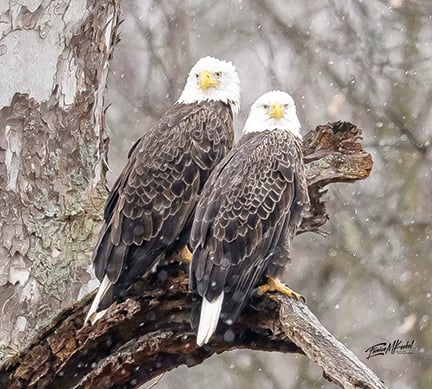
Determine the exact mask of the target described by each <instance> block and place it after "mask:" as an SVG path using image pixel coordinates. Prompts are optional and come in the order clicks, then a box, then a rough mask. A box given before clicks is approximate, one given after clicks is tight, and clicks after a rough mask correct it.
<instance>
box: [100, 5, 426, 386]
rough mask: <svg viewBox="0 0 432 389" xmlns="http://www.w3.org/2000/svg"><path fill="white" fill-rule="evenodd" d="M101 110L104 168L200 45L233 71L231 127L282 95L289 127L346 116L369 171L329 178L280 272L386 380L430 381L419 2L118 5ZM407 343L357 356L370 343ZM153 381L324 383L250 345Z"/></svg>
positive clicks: (154, 114) (117, 160)
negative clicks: (315, 221)
mask: <svg viewBox="0 0 432 389" xmlns="http://www.w3.org/2000/svg"><path fill="white" fill-rule="evenodd" d="M123 17H124V19H125V20H124V23H123V24H122V26H121V27H120V32H121V42H120V43H119V45H118V47H117V48H116V50H115V53H114V61H113V63H112V69H111V70H112V72H111V75H110V79H109V84H108V96H107V101H106V102H107V103H108V104H110V103H111V104H112V105H111V107H110V108H109V109H108V112H107V125H108V127H109V136H110V138H111V143H110V159H109V161H110V166H111V168H112V170H113V173H112V174H111V175H110V177H109V180H110V182H113V180H114V179H115V178H116V177H117V175H118V174H119V173H120V171H121V170H122V168H123V166H124V163H125V159H126V155H127V151H128V149H129V148H130V146H131V145H132V144H133V142H134V141H135V140H136V139H137V138H138V137H140V136H142V135H143V134H144V133H145V131H146V129H148V128H149V127H150V126H151V125H152V123H154V122H155V121H157V120H158V118H159V117H160V116H161V115H162V113H163V112H165V111H166V110H167V109H168V108H169V107H170V106H171V105H172V104H173V103H174V102H175V101H176V100H177V98H178V97H179V95H180V92H181V90H182V88H183V86H184V83H185V80H186V75H187V73H188V71H189V70H190V68H191V66H192V65H193V64H194V63H195V62H196V61H197V60H198V59H199V58H200V57H202V56H205V55H212V56H216V57H219V58H222V59H229V60H232V61H233V62H234V64H235V65H236V67H237V69H238V72H239V74H240V78H241V87H242V109H241V112H240V114H239V116H238V117H237V120H236V124H235V126H236V132H237V136H239V135H240V134H241V129H242V126H243V124H244V121H245V118H246V116H247V113H248V110H249V107H250V105H251V103H252V102H253V101H254V100H255V99H256V98H257V97H259V96H260V95H261V94H262V93H264V92H266V91H268V90H270V89H281V90H284V91H287V92H289V93H290V94H291V95H292V96H293V97H294V99H295V101H296V104H297V110H298V115H299V118H300V121H301V123H302V126H303V132H304V133H306V132H307V131H308V130H309V129H312V128H314V127H315V126H316V125H318V124H324V123H326V122H328V121H335V120H347V121H350V122H352V123H354V124H356V125H357V126H359V127H360V128H362V129H363V131H364V141H363V144H364V146H365V148H366V149H367V150H368V151H369V152H370V153H371V154H372V156H373V159H374V168H373V171H372V174H371V177H370V178H368V179H367V180H365V181H363V182H357V183H355V184H347V185H344V184H339V185H332V186H331V187H330V190H329V193H328V195H327V200H328V208H329V215H330V220H329V222H328V223H327V225H326V229H327V231H328V232H329V235H328V237H327V238H325V239H324V238H321V237H319V236H316V235H312V234H304V235H302V236H300V237H298V238H297V239H296V240H295V241H294V246H295V252H294V255H293V262H292V264H291V266H290V267H289V268H288V271H287V273H286V274H285V277H284V279H285V281H287V282H288V283H289V285H290V286H291V287H292V288H293V289H294V290H297V291H299V292H301V293H302V294H303V295H304V296H305V297H306V299H307V302H308V305H309V307H310V308H311V310H312V311H313V312H314V313H315V315H316V316H317V317H318V318H319V319H320V320H321V321H322V322H323V324H324V325H325V326H326V327H327V328H328V329H329V330H330V331H331V332H332V333H333V334H334V335H335V336H336V337H337V338H338V339H339V340H341V341H342V342H343V343H345V344H346V345H347V346H348V347H349V348H350V349H351V350H353V351H354V352H355V353H356V354H357V355H358V356H359V358H360V359H361V360H362V361H363V362H365V363H366V364H367V365H368V366H370V367H371V368H372V369H373V370H374V371H375V372H376V373H377V374H378V375H379V376H380V378H382V379H384V380H385V382H386V383H387V384H388V385H389V387H391V388H396V389H403V388H431V387H432V325H431V320H432V318H431V316H432V276H431V275H432V266H431V262H432V261H431V259H432V201H431V196H432V169H431V167H432V163H431V162H432V152H431V149H432V146H431V144H430V143H431V142H432V129H431V123H432V121H431V119H432V109H431V107H432V88H431V85H432V83H431V81H432V62H431V57H432V2H431V1H430V0H423V1H422V0H417V1H406V0H371V1H360V0H333V1H311V0H309V1H308V0H304V1H301V2H300V1H292V0H290V1H276V0H275V1H270V0H266V1H258V0H256V1H253V0H251V1H241V0H239V1H225V0H224V1H217V2H216V1H198V0H195V1H192V0H190V1H182V2H180V1H179V2H174V1H168V0H162V1H139V0H125V1H123ZM398 339H400V340H402V341H404V342H405V341H412V340H414V341H415V342H414V353H413V354H411V355H392V354H387V355H385V356H377V357H374V358H371V359H366V357H367V355H368V354H367V353H366V352H365V350H366V349H367V348H368V347H370V346H372V345H374V344H376V343H379V342H392V341H394V340H398ZM154 388H155V389H166V388H178V389H182V388H188V389H194V388H206V389H207V388H209V389H210V388H215V389H216V388H227V389H231V388H236V389H243V388H244V389H254V388H257V389H258V388H265V389H267V388H269V389H271V388H289V389H294V388H335V385H333V384H330V383H328V382H327V381H326V380H325V379H323V378H322V373H321V370H320V369H319V368H318V367H317V366H316V365H315V364H313V363H311V362H309V361H308V359H307V358H306V357H304V356H298V355H297V356H296V355H284V354H280V353H263V352H252V351H248V350H241V351H235V352H230V353H224V354H222V355H219V356H215V357H213V358H211V359H209V360H208V361H206V362H205V363H203V364H202V365H200V366H197V367H194V368H191V369H188V368H186V367H181V368H178V369H176V370H174V371H172V372H170V373H167V374H165V375H164V376H163V377H162V378H161V379H160V380H159V381H158V383H157V384H155V386H154Z"/></svg>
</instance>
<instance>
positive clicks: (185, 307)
mask: <svg viewBox="0 0 432 389" xmlns="http://www.w3.org/2000/svg"><path fill="white" fill-rule="evenodd" d="M360 137H361V130H359V129H358V128H357V127H355V126H353V125H352V124H350V123H346V122H336V123H331V124H327V125H325V126H319V127H317V128H316V129H315V130H313V131H311V132H310V133H309V134H308V135H307V136H306V137H305V140H304V154H305V162H306V166H307V174H308V180H309V184H310V186H309V190H310V195H311V199H312V210H311V212H310V214H309V215H308V217H307V218H306V219H305V220H304V223H303V225H302V232H304V231H319V228H320V227H321V226H322V225H323V224H324V223H325V222H326V221H327V219H328V216H327V213H326V209H325V203H324V202H323V200H322V199H321V196H322V194H323V193H324V191H323V190H322V188H323V187H324V186H325V185H327V184H329V183H332V182H346V181H354V180H358V179H364V178H366V177H367V176H368V175H369V173H370V171H371V168H372V158H371V156H370V154H368V153H367V152H365V151H364V150H363V148H362V147H361V145H360V143H359V142H358V140H359V139H360ZM93 296H94V293H92V294H90V295H88V296H86V297H85V298H84V299H83V300H81V301H79V302H77V303H76V304H74V305H73V306H71V307H70V308H68V309H67V310H65V311H64V312H62V313H60V314H59V315H58V316H57V318H56V319H55V320H53V321H52V323H51V324H50V325H49V326H48V327H47V328H45V329H44V331H43V332H42V333H41V334H40V335H39V336H38V337H36V338H35V339H34V341H33V342H32V344H30V345H29V346H28V347H27V349H26V350H24V351H22V352H21V353H20V354H18V355H16V356H15V357H14V358H12V359H10V360H9V361H7V362H6V363H5V364H4V365H3V366H2V367H1V368H0V386H1V387H5V388H22V387H26V388H32V387H50V388H71V387H75V388H94V387H97V388H108V387H110V388H113V387H119V388H120V387H121V388H125V387H136V386H139V385H141V384H142V383H144V382H146V381H148V380H150V379H152V378H153V377H155V376H157V375H159V374H161V373H163V372H165V371H168V370H170V369H172V368H174V367H176V366H179V365H182V364H186V365H188V366H193V365H196V364H199V363H201V362H202V361H203V360H204V359H206V358H208V357H209V356H211V355H213V354H215V353H221V352H223V351H226V350H232V349H237V348H250V349H254V350H267V351H281V352H296V353H302V354H305V355H306V356H307V357H308V358H310V359H311V360H313V361H315V362H316V363H318V365H319V366H320V367H321V368H322V369H323V374H324V376H325V377H326V378H327V379H328V380H330V381H333V382H335V383H336V384H338V385H340V386H341V387H344V388H357V387H358V388H385V385H384V384H383V383H382V382H381V381H380V380H379V378H378V377H376V376H375V374H374V373H373V372H372V371H371V370H370V369H368V368H367V367H366V366H365V365H364V364H363V363H362V362H360V360H359V359H358V358H357V357H356V356H355V355H354V354H353V353H352V352H351V351H349V350H348V349H347V348H346V347H345V346H344V345H342V344H341V343H340V342H338V341H337V340H336V339H335V338H334V337H333V336H332V335H331V334H330V333H329V332H328V331H327V330H326V329H325V328H324V327H323V326H322V325H321V324H320V322H319V321H318V319H317V318H316V317H315V316H314V315H313V314H312V313H311V312H310V310H309V309H308V307H307V306H306V305H305V304H303V303H302V302H298V301H294V300H291V299H288V298H286V297H285V296H282V295H279V294H271V295H266V296H265V297H263V298H260V299H254V300H253V301H251V304H250V306H249V307H247V308H246V309H245V310H244V312H243V313H242V315H241V317H240V319H239V320H238V322H237V323H235V325H234V326H233V328H232V330H228V331H227V332H225V334H223V335H220V336H218V337H217V338H216V339H215V341H214V342H212V343H211V344H210V345H206V346H204V347H201V348H198V347H197V346H196V342H195V331H193V330H192V329H191V326H190V323H189V320H190V316H191V306H192V301H191V296H190V294H189V292H188V280H187V269H186V267H185V265H183V264H179V262H178V261H177V260H176V258H175V256H173V257H172V258H170V259H169V260H168V261H166V262H165V263H163V264H161V265H160V266H159V268H158V270H157V271H156V272H154V273H151V274H149V275H147V276H146V277H145V278H144V279H141V280H139V281H138V282H137V283H135V284H134V285H133V286H132V287H131V288H130V290H129V291H128V295H127V296H126V297H127V299H125V301H122V302H119V303H116V304H113V305H112V306H111V308H110V309H109V311H108V313H107V314H106V316H105V317H104V318H103V319H101V320H100V321H98V322H97V323H96V325H95V326H85V327H82V325H83V319H84V317H85V313H86V312H87V310H88V306H89V304H90V302H91V300H92V298H93Z"/></svg>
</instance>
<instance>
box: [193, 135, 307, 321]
mask: <svg viewBox="0 0 432 389" xmlns="http://www.w3.org/2000/svg"><path fill="white" fill-rule="evenodd" d="M244 138H245V139H241V140H240V143H239V145H238V146H237V147H236V148H235V149H234V150H232V151H231V152H230V153H229V154H228V155H227V157H226V158H225V159H224V160H223V161H222V162H221V163H220V164H219V165H218V167H217V168H216V169H215V170H214V171H213V173H212V174H211V176H210V178H209V179H208V181H207V183H206V184H205V186H204V189H203V193H202V195H201V198H200V201H199V203H198V206H197V209H196V212H195V219H194V223H193V226H192V230H191V245H192V248H193V250H194V252H193V260H192V266H191V288H192V290H193V291H194V292H196V293H198V294H199V295H200V296H202V297H205V298H206V299H207V300H208V301H212V300H214V299H215V298H216V297H218V296H219V295H220V294H221V293H222V291H224V293H225V295H224V302H223V305H222V314H221V318H222V320H225V321H227V322H229V323H232V322H234V321H235V319H236V318H237V316H238V314H239V312H240V311H241V309H242V308H243V306H244V304H245V303H246V302H247V300H248V298H249V296H250V293H251V291H252V290H253V288H255V287H256V286H257V283H258V282H259V280H260V279H262V278H263V276H276V275H277V274H278V273H280V271H281V270H282V269H283V267H284V266H285V264H286V263H287V262H288V260H289V254H290V247H291V240H292V238H293V237H294V235H295V232H296V230H297V228H298V227H299V225H300V223H301V220H302V216H303V213H304V211H305V210H306V209H307V208H308V207H309V196H308V191H307V184H306V179H305V174H304V167H303V160H302V159H303V156H302V150H301V142H300V141H299V140H298V139H297V138H296V137H294V136H293V135H292V134H291V133H290V132H288V131H285V130H274V131H263V132H259V133H253V134H250V135H247V136H246V137H244ZM194 321H195V320H194Z"/></svg>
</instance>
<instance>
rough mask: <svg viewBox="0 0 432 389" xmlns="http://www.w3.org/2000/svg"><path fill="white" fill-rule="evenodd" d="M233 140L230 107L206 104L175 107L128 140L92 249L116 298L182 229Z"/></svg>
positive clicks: (97, 266)
mask: <svg viewBox="0 0 432 389" xmlns="http://www.w3.org/2000/svg"><path fill="white" fill-rule="evenodd" d="M232 142H233V130H232V112H231V109H230V108H229V107H228V106H227V105H225V104H223V103H220V102H205V103H197V104H184V105H182V104H180V105H176V106H174V107H173V108H172V109H171V110H170V111H169V112H168V113H167V114H166V116H165V117H164V119H163V120H161V122H160V123H159V124H158V125H157V126H156V127H154V128H153V129H151V130H150V131H149V132H148V133H147V134H146V135H145V136H144V137H143V138H141V139H140V140H139V141H138V142H137V143H136V144H135V145H134V146H133V149H132V151H131V153H130V155H129V160H128V163H127V166H126V167H125V169H124V171H123V172H122V174H121V176H120V177H119V178H118V180H117V181H116V183H115V185H114V187H113V190H112V192H111V193H110V195H109V198H108V200H107V204H106V208H105V214H104V217H105V225H104V227H103V229H102V232H101V236H100V240H99V243H98V247H97V250H95V254H94V266H95V272H96V276H97V277H98V279H99V280H101V279H102V278H103V277H104V275H105V274H106V275H108V277H109V279H110V280H111V281H112V282H117V284H115V285H114V296H113V297H114V298H115V297H116V293H117V291H120V290H122V289H124V288H125V287H126V286H128V285H129V284H130V283H131V282H133V281H134V279H136V278H138V277H139V276H141V275H142V274H143V273H144V272H145V271H147V270H149V269H150V268H151V267H152V266H153V264H154V262H155V261H156V260H157V259H158V258H159V257H160V255H162V254H163V253H164V252H165V251H166V250H173V249H174V248H173V247H172V246H173V245H174V244H175V242H178V241H176V238H178V237H179V236H180V235H181V234H182V233H186V232H187V231H183V230H184V229H185V228H186V227H187V226H186V223H190V216H191V214H192V212H193V210H194V207H195V205H196V201H197V195H198V193H199V191H200V190H201V188H202V186H203V183H204V182H205V180H206V179H207V177H208V175H209V174H210V172H211V170H212V169H213V168H214V166H215V165H216V164H217V163H218V162H219V161H220V160H221V159H222V158H223V157H224V156H225V154H226V153H227V152H228V151H229V149H230V148H231V146H232ZM179 243H182V242H179ZM183 243H184V239H183ZM126 268H127V271H124V270H125V269H126ZM110 303H111V298H108V299H107V301H105V302H104V304H102V308H103V307H104V306H108V305H109V304H110Z"/></svg>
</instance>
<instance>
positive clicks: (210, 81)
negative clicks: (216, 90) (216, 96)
mask: <svg viewBox="0 0 432 389" xmlns="http://www.w3.org/2000/svg"><path fill="white" fill-rule="evenodd" d="M216 85H218V81H217V80H215V78H214V77H213V75H212V74H211V73H210V72H208V71H207V70H206V71H204V72H202V73H201V74H200V86H201V90H202V91H203V92H204V91H205V90H206V89H207V88H209V87H211V86H216Z"/></svg>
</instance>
